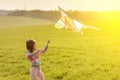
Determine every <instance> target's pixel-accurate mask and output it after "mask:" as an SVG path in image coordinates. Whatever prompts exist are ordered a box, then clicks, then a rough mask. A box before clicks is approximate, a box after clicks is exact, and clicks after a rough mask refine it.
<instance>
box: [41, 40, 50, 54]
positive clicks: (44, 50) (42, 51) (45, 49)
mask: <svg viewBox="0 0 120 80" xmlns="http://www.w3.org/2000/svg"><path fill="white" fill-rule="evenodd" d="M49 44H50V40H48V41H47V44H46V46H45V48H44V49H43V50H41V53H45V52H46V51H47V50H48V45H49Z"/></svg>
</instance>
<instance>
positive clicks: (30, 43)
mask: <svg viewBox="0 0 120 80" xmlns="http://www.w3.org/2000/svg"><path fill="white" fill-rule="evenodd" d="M35 44H36V41H35V40H33V39H28V40H27V41H26V49H27V50H29V51H30V52H33V51H34V45H35Z"/></svg>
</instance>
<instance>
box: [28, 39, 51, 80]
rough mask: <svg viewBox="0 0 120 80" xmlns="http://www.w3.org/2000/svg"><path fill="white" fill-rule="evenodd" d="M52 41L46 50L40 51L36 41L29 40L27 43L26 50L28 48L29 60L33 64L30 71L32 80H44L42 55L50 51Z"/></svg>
mask: <svg viewBox="0 0 120 80" xmlns="http://www.w3.org/2000/svg"><path fill="white" fill-rule="evenodd" d="M49 43H50V41H48V42H47V44H46V46H45V48H44V49H43V50H40V49H38V48H37V47H36V41H35V40H33V39H28V40H27V41H26V48H27V54H26V56H27V58H28V59H29V61H30V63H31V70H30V76H31V79H32V80H36V77H38V78H39V80H44V76H43V73H42V70H41V68H40V59H39V58H40V54H42V53H45V52H46V51H47V49H48V44H49Z"/></svg>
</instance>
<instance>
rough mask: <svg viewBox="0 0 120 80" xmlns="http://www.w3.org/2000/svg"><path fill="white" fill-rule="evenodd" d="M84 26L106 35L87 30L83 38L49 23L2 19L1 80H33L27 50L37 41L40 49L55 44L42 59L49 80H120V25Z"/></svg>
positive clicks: (101, 22) (21, 18)
mask: <svg viewBox="0 0 120 80" xmlns="http://www.w3.org/2000/svg"><path fill="white" fill-rule="evenodd" d="M11 19H12V22H10V21H11ZM6 20H7V22H6ZM32 22H33V23H32ZM34 23H35V24H34ZM41 23H42V24H41ZM83 23H85V24H88V25H93V26H97V27H99V28H101V29H102V31H101V32H98V31H95V30H91V29H85V30H84V35H83V36H81V35H80V34H77V33H73V32H72V31H70V30H64V29H62V30H58V29H56V28H54V24H53V23H51V22H48V21H45V20H38V19H29V18H23V17H0V80H30V75H29V74H30V73H29V70H30V63H29V61H28V60H27V59H26V50H25V42H26V39H28V38H33V39H36V41H37V43H38V47H39V48H43V47H44V45H45V43H46V41H47V40H48V39H50V40H51V44H50V46H49V50H48V52H47V53H46V54H45V55H42V56H41V63H42V64H41V67H42V70H43V73H44V76H45V79H46V80H120V32H119V30H120V28H119V27H120V24H118V22H116V21H84V22H83ZM19 25H20V26H22V27H19ZM4 26H6V27H4Z"/></svg>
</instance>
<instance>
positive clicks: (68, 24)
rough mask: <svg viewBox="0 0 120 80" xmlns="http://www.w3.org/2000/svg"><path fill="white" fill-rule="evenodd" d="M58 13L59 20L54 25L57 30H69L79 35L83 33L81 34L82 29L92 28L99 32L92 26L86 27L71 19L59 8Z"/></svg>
mask: <svg viewBox="0 0 120 80" xmlns="http://www.w3.org/2000/svg"><path fill="white" fill-rule="evenodd" d="M59 11H60V13H61V19H60V20H59V21H58V22H57V23H56V24H55V27H56V28H58V29H62V28H66V29H71V30H72V31H74V32H77V33H79V32H80V33H81V34H83V32H82V29H83V28H92V29H95V30H98V31H101V30H100V29H99V28H96V27H94V26H86V25H84V24H82V23H80V22H78V21H76V20H74V19H72V18H71V17H69V16H68V15H67V14H66V13H65V11H64V10H63V9H62V8H60V7H59Z"/></svg>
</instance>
